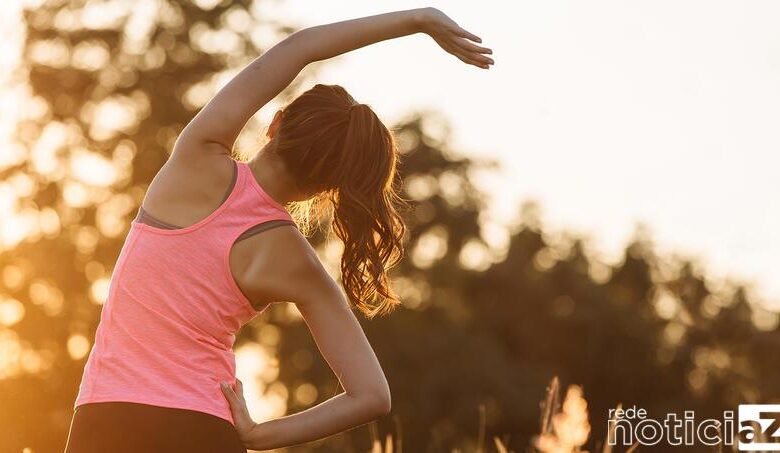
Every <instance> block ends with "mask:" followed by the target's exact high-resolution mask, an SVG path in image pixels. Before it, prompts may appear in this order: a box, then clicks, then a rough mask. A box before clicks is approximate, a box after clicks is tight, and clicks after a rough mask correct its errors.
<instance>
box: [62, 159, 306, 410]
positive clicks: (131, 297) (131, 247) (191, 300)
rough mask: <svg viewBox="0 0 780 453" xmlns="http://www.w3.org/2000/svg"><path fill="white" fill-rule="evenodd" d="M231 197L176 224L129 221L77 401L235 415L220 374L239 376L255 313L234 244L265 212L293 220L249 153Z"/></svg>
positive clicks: (224, 377) (274, 218)
mask: <svg viewBox="0 0 780 453" xmlns="http://www.w3.org/2000/svg"><path fill="white" fill-rule="evenodd" d="M236 165H237V175H236V176H237V178H236V181H235V184H234V185H233V188H232V190H231V192H230V194H229V195H228V197H227V199H226V200H225V201H224V202H223V203H222V204H221V205H220V206H219V207H218V208H217V209H216V210H215V211H213V212H212V213H211V214H210V215H208V216H207V217H206V218H204V219H202V220H200V221H199V222H196V223H195V224H193V225H190V226H188V227H184V228H178V229H163V228H158V227H155V226H151V225H148V224H145V223H141V222H139V221H137V220H133V222H132V223H131V226H130V230H129V232H128V234H127V236H126V237H125V241H124V244H123V246H122V249H121V252H120V254H119V257H118V259H117V262H116V265H115V267H114V270H113V273H112V275H111V282H110V284H109V291H108V297H107V299H106V301H105V303H104V304H103V309H102V312H101V315H100V322H99V324H98V327H97V331H96V334H95V344H94V345H93V346H92V349H91V351H90V354H89V357H88V359H87V362H86V364H85V366H84V372H83V376H82V380H81V385H80V386H79V392H78V396H77V398H76V401H75V403H74V407H77V406H79V405H81V404H85V403H95V402H107V401H125V402H135V403H143V404H150V405H155V406H162V407H171V408H179V409H189V410H194V411H199V412H204V413H207V414H211V415H215V416H217V417H220V418H223V419H225V420H227V421H229V422H230V423H231V424H232V423H234V421H233V417H232V415H231V413H230V408H229V406H228V403H227V401H226V400H225V397H224V396H223V394H222V392H221V390H220V388H219V383H220V382H221V381H225V382H228V383H230V384H233V383H235V355H234V353H233V343H234V341H235V337H236V332H237V331H238V330H239V329H240V328H241V326H243V325H244V324H246V323H247V322H249V321H250V320H251V319H252V318H254V317H255V316H256V315H257V314H258V313H259V312H258V311H256V310H255V308H254V307H253V306H252V305H251V303H250V301H249V299H247V297H246V296H245V295H244V294H243V293H242V292H241V290H240V288H239V287H238V285H237V284H236V282H235V280H234V279H233V276H232V274H231V271H230V250H231V247H232V245H233V244H234V243H235V242H236V240H237V239H238V238H239V237H240V236H241V235H242V233H244V232H245V231H247V230H249V229H251V228H252V227H255V226H257V225H259V224H262V223H265V222H269V221H279V220H283V221H287V222H289V223H291V224H293V225H294V223H293V219H292V217H291V216H290V214H289V213H288V212H287V210H286V209H285V208H284V207H283V206H282V205H281V204H279V203H278V202H276V201H275V200H274V199H273V198H271V197H270V196H269V195H268V194H267V193H266V192H265V191H264V190H263V188H262V187H261V186H260V184H259V183H258V182H257V180H256V179H255V177H254V175H253V174H252V170H251V168H250V167H249V165H248V164H247V163H245V162H237V163H236Z"/></svg>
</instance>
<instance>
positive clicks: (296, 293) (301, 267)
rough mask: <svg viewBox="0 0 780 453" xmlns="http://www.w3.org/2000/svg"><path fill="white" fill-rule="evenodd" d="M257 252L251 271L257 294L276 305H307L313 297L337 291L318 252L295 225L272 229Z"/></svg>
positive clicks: (249, 279) (250, 278) (265, 234)
mask: <svg viewBox="0 0 780 453" xmlns="http://www.w3.org/2000/svg"><path fill="white" fill-rule="evenodd" d="M258 236H265V237H264V238H262V240H261V241H260V243H259V245H258V247H257V249H256V250H255V254H254V256H255V258H254V259H253V264H252V266H251V267H250V269H251V271H250V273H251V275H250V276H249V278H248V279H247V280H248V281H250V282H251V285H252V286H253V287H254V288H252V289H253V291H254V292H257V293H261V294H264V295H265V296H266V297H268V298H270V299H271V300H273V301H287V302H298V303H304V302H306V301H307V300H309V299H311V298H312V296H313V294H314V293H322V292H323V291H331V290H333V289H335V286H334V285H335V281H334V279H333V278H332V277H331V276H330V274H329V273H328V271H327V270H326V268H325V266H324V265H323V263H322V261H321V260H320V258H319V256H318V254H317V252H316V250H315V249H314V247H313V246H312V245H311V244H310V243H309V241H308V240H307V238H306V237H305V236H304V235H303V234H302V233H301V231H300V230H299V229H298V228H296V227H295V226H294V225H285V226H280V227H276V228H272V229H270V230H268V231H265V232H263V233H260V234H259V235H258Z"/></svg>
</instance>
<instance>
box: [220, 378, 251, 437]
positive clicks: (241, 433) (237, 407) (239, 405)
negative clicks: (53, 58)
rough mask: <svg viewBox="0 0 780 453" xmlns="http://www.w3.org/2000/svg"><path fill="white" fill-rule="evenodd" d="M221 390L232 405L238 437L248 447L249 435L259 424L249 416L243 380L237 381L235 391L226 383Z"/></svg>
mask: <svg viewBox="0 0 780 453" xmlns="http://www.w3.org/2000/svg"><path fill="white" fill-rule="evenodd" d="M220 388H221V389H222V393H223V394H224V395H225V398H226V399H227V400H228V403H229V404H230V412H231V413H232V414H233V422H234V424H235V427H236V431H237V432H238V437H239V438H240V439H241V442H243V443H244V445H246V444H247V443H248V441H249V434H250V433H251V432H252V430H253V429H254V428H255V426H257V423H255V422H254V420H252V417H251V416H250V415H249V409H247V407H246V400H245V399H244V385H243V384H242V383H241V380H239V379H236V390H235V391H233V389H232V388H230V386H229V385H227V383H225V382H222V383H220Z"/></svg>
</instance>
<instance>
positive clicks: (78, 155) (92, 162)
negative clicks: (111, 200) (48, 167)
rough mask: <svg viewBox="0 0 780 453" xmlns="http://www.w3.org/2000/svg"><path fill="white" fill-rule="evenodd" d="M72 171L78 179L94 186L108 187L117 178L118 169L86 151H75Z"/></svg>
mask: <svg viewBox="0 0 780 453" xmlns="http://www.w3.org/2000/svg"><path fill="white" fill-rule="evenodd" d="M70 171H71V174H72V175H73V176H74V177H75V178H76V179H78V180H79V181H81V182H83V183H84V184H88V185H92V186H101V187H107V186H110V185H111V184H113V183H114V181H115V180H116V178H117V171H116V168H114V166H113V165H112V163H111V162H110V161H109V160H108V159H105V158H104V157H103V156H101V155H100V154H97V153H93V152H90V151H87V150H85V149H75V150H73V153H72V154H71V155H70Z"/></svg>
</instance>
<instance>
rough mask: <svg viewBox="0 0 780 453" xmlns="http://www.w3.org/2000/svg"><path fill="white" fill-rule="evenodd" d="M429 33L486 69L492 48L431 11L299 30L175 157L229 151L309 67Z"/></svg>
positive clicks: (248, 73)
mask: <svg viewBox="0 0 780 453" xmlns="http://www.w3.org/2000/svg"><path fill="white" fill-rule="evenodd" d="M419 32H423V33H427V34H429V35H430V36H431V37H432V38H433V39H434V40H435V41H436V42H437V43H438V44H439V46H441V47H442V48H443V49H444V50H446V51H447V52H449V53H451V54H453V55H455V56H456V57H458V58H459V59H460V60H461V61H463V62H465V63H468V64H473V65H475V66H478V67H481V68H485V69H487V68H488V67H489V66H488V65H490V64H492V63H493V60H492V59H490V58H489V57H487V56H485V54H490V53H492V52H491V51H490V49H487V48H484V47H480V46H477V45H476V44H473V43H472V42H471V41H475V42H481V39H480V38H478V37H477V36H475V35H473V34H471V33H469V32H468V31H466V30H464V29H462V28H461V27H460V26H458V24H456V23H455V22H454V21H452V20H451V19H450V18H449V17H447V16H446V15H445V14H444V13H442V12H441V11H439V10H437V9H435V8H420V9H412V10H406V11H397V12H392V13H385V14H378V15H374V16H368V17H362V18H358V19H351V20H345V21H341V22H335V23H331V24H326V25H318V26H314V27H310V28H305V29H303V30H300V31H297V32H295V33H293V34H291V35H290V36H288V37H287V38H285V39H284V40H282V41H281V42H279V43H278V44H276V45H275V46H273V47H272V48H271V49H269V50H268V51H267V52H265V53H264V54H263V55H261V56H260V57H258V58H257V59H255V60H254V61H253V62H252V63H250V64H249V65H247V66H246V67H245V68H244V69H243V70H241V72H240V73H239V74H238V75H236V76H235V77H234V78H233V79H232V80H231V81H230V82H229V83H228V84H227V85H225V87H223V88H222V89H221V90H220V91H219V92H218V93H217V95H216V96H215V97H214V98H213V99H212V100H211V101H210V102H209V103H208V104H207V105H206V106H205V107H204V108H203V109H202V110H201V111H200V112H199V113H198V114H197V115H196V116H195V118H193V120H192V121H191V122H190V123H189V124H188V125H187V127H185V128H184V130H183V131H182V133H181V134H180V136H179V138H178V140H177V142H176V146H175V147H174V156H175V155H177V153H178V155H183V154H187V155H192V154H193V153H195V154H202V153H204V152H206V153H211V152H218V153H226V152H230V150H231V148H232V147H233V143H234V142H235V140H236V138H237V137H238V134H239V133H240V132H241V129H242V128H243V127H244V125H245V124H246V122H247V121H248V120H249V118H251V117H252V115H254V114H255V112H257V111H258V110H259V109H260V108H261V107H262V106H263V105H265V104H266V103H268V102H269V101H270V100H271V99H273V98H274V97H276V96H277V95H278V94H279V93H280V92H281V91H282V90H283V89H284V88H285V87H287V86H288V85H289V84H290V83H291V82H292V81H293V80H294V79H295V77H296V76H297V75H298V74H299V73H300V71H301V70H302V69H303V68H304V67H306V65H308V64H309V63H312V62H315V61H320V60H325V59H328V58H332V57H335V56H337V55H341V54H343V53H346V52H349V51H352V50H355V49H359V48H361V47H364V46H367V45H370V44H373V43H376V42H380V41H385V40H388V39H392V38H398V37H401V36H406V35H410V34H414V33H419Z"/></svg>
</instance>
